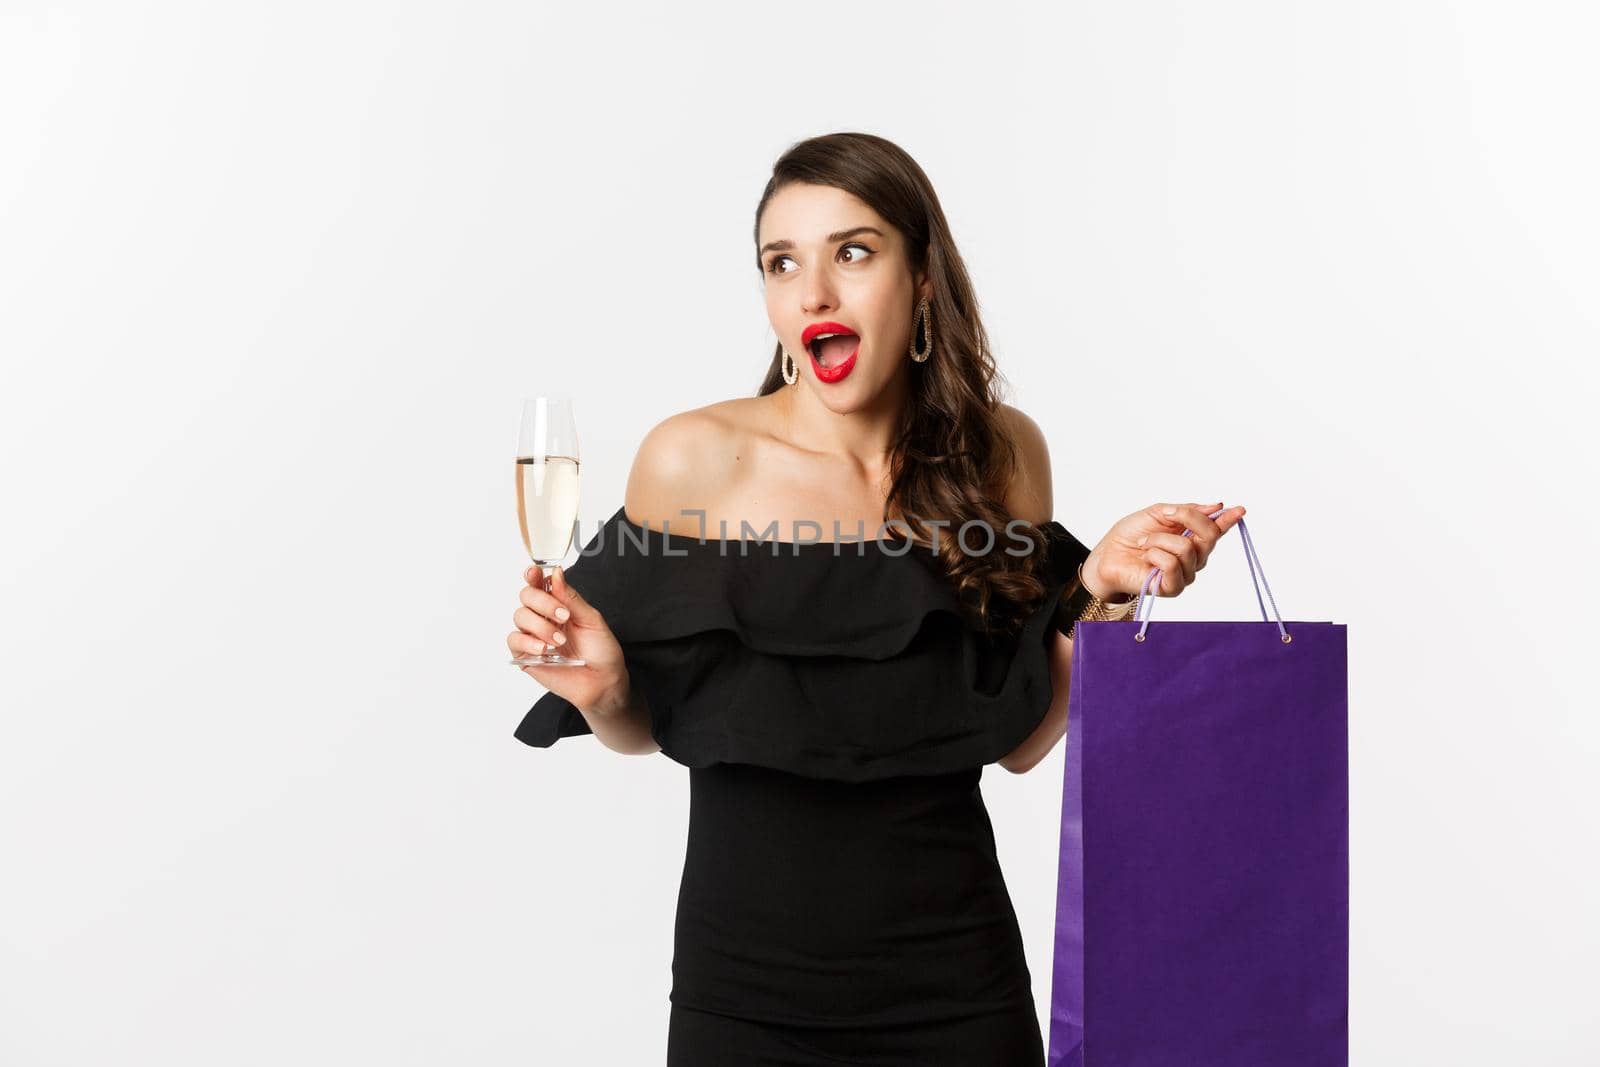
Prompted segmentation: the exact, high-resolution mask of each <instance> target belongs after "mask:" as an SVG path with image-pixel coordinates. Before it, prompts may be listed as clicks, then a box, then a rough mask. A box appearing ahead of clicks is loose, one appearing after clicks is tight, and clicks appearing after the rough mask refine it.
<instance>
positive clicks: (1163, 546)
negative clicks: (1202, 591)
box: [1142, 532, 1203, 589]
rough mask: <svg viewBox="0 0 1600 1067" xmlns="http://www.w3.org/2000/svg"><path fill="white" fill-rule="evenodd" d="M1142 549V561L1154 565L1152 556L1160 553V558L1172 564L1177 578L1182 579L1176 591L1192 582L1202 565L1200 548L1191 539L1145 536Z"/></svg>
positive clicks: (1158, 533) (1155, 534)
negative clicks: (1176, 572) (1175, 568)
mask: <svg viewBox="0 0 1600 1067" xmlns="http://www.w3.org/2000/svg"><path fill="white" fill-rule="evenodd" d="M1142 547H1143V548H1144V550H1145V553H1144V559H1145V562H1146V563H1149V564H1152V565H1154V564H1155V563H1156V562H1157V557H1156V556H1155V555H1154V554H1153V553H1155V552H1160V553H1161V556H1162V557H1164V558H1166V559H1170V560H1172V561H1173V562H1174V565H1175V566H1176V567H1177V570H1178V577H1179V578H1181V579H1182V584H1181V585H1178V586H1177V587H1176V588H1178V589H1182V588H1184V587H1185V586H1187V585H1188V584H1189V583H1190V582H1193V581H1194V576H1195V572H1196V571H1198V570H1199V569H1200V568H1201V566H1202V565H1203V563H1202V561H1201V558H1200V552H1201V546H1200V545H1199V544H1197V543H1196V541H1195V539H1194V538H1193V537H1185V536H1183V535H1182V534H1175V533H1160V532H1157V533H1153V534H1147V535H1146V537H1145V540H1144V541H1143V542H1142Z"/></svg>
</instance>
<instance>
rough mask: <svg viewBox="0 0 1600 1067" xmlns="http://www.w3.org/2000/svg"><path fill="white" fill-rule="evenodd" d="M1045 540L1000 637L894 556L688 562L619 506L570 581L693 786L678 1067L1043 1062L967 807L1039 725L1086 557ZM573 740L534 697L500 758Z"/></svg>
mask: <svg viewBox="0 0 1600 1067" xmlns="http://www.w3.org/2000/svg"><path fill="white" fill-rule="evenodd" d="M1039 529H1040V530H1041V531H1042V532H1044V533H1045V535H1046V538H1047V542H1048V549H1047V555H1046V568H1045V570H1044V571H1043V572H1042V573H1043V574H1044V576H1045V578H1046V581H1047V583H1048V585H1049V595H1048V596H1047V597H1046V599H1045V601H1044V603H1043V605H1042V606H1041V607H1040V608H1038V609H1037V610H1036V611H1035V612H1034V613H1033V614H1032V615H1030V616H1029V617H1028V618H1027V620H1026V621H1025V624H1024V625H1023V627H1022V628H1021V630H1020V632H1019V633H1017V634H1015V635H1013V636H1010V637H1004V638H994V639H991V638H987V637H985V636H983V635H982V634H980V633H978V632H977V631H975V630H973V629H969V628H968V627H967V626H966V625H965V624H964V623H963V620H962V616H961V612H960V604H959V601H958V599H957V596H956V593H955V591H954V589H953V587H952V586H950V584H949V583H948V582H947V581H946V580H945V579H944V578H943V577H941V576H940V575H939V574H938V573H937V572H936V570H935V569H934V568H933V565H932V560H933V552H932V549H931V548H929V547H928V546H915V545H908V544H906V543H905V542H889V541H857V542H839V543H831V542H818V543H787V542H776V541H740V540H728V541H722V540H704V541H702V540H700V539H698V538H694V537H688V536H684V535H681V534H664V533H662V532H661V531H658V530H651V529H648V528H645V527H641V526H639V525H637V524H635V523H633V522H632V521H631V520H629V519H628V518H627V516H626V515H625V514H624V511H623V509H622V508H618V509H617V512H616V514H614V515H613V516H612V517H611V518H610V519H609V520H607V521H606V522H605V523H604V524H603V525H602V526H601V527H600V528H599V529H598V530H597V531H596V533H595V535H594V537H593V538H591V539H590V541H589V543H588V544H587V545H585V546H584V548H583V550H582V553H581V554H580V557H579V558H578V559H577V560H576V561H574V562H573V563H572V564H571V565H570V566H569V567H568V568H567V571H566V574H567V578H568V580H569V581H570V582H571V584H572V585H573V586H575V587H576V588H577V589H578V590H579V591H580V592H581V593H583V595H584V596H585V597H587V598H588V599H589V601H590V602H591V603H593V604H594V605H595V606H596V607H598V608H599V609H600V610H601V612H602V613H603V614H604V615H605V618H606V621H607V622H608V623H609V624H610V626H611V628H612V631H613V632H614V633H615V634H616V636H617V640H618V641H619V642H620V644H621V645H622V648H623V653H624V657H625V660H626V662H627V666H628V671H629V676H630V678H631V680H632V684H633V685H635V686H637V687H638V688H639V689H640V691H642V693H643V694H644V696H645V699H646V701H647V702H648V704H649V707H650V713H651V734H652V736H653V737H654V738H655V740H656V742H657V743H658V744H659V745H660V746H661V751H662V752H663V753H664V754H666V755H667V756H668V757H669V758H671V759H672V760H674V761H676V762H678V763H681V764H683V765H684V766H686V767H687V768H689V784H690V816H689V839H688V845H687V849H686V854H685V860H684V868H683V876H682V880H681V883H680V887H679V895H678V910H677V920H676V925H675V936H674V951H673V960H672V990H671V993H670V998H669V999H670V1000H671V1002H672V1006H671V1012H670V1023H669V1028H668V1035H667V1046H668V1048H667V1063H668V1065H669V1067H690V1065H692V1067H719V1065H729V1067H755V1065H767V1064H792V1065H800V1064H839V1063H851V1064H885V1065H887V1064H905V1065H911V1064H915V1065H917V1067H940V1065H946V1064H948V1065H951V1067H956V1065H960V1067H980V1065H981V1067H1039V1065H1042V1064H1043V1063H1044V1051H1043V1046H1042V1040H1041V1034H1040V1030H1039V1023H1038V1017H1037V1013H1036V1010H1035V1005H1034V998H1033V992H1032V986H1031V981H1030V975H1029V971H1028V966H1027V963H1026V960H1025V958H1024V954H1023V947H1022V939H1021V935H1020V932H1019V928H1018V925H1017V919H1016V913H1015V911H1014V910H1013V908H1012V903H1011V898H1010V895H1009V893H1008V892H1007V889H1006V885H1005V880H1004V878H1003V877H1002V875H1001V870H1000V866H999V863H998V861H997V858H996V854H995V839H994V832H993V829H992V827H991V824H990V821H989V815H988V812H987V810H986V809H985V807H984V803H983V797H982V794H981V792H980V790H979V779H980V777H981V776H982V773H983V767H984V766H985V765H986V764H989V763H993V762H994V761H995V760H998V759H1000V758H1001V757H1003V756H1004V755H1006V754H1007V753H1008V752H1010V751H1011V750H1012V749H1014V748H1016V746H1017V745H1019V744H1021V743H1022V741H1023V740H1025V739H1026V738H1027V737H1028V735H1029V734H1031V733H1032V732H1033V730H1034V728H1035V727H1036V726H1037V725H1038V724H1039V722H1040V720H1041V719H1042V718H1043V717H1044V714H1045V711H1046V709H1047V708H1048V707H1049V704H1050V699H1051V681H1050V674H1049V663H1048V647H1049V641H1050V639H1051V635H1052V634H1053V633H1054V628H1053V626H1052V625H1051V623H1052V621H1053V614H1054V608H1055V604H1056V600H1057V598H1058V597H1059V595H1060V594H1061V592H1062V591H1063V590H1064V588H1065V587H1066V586H1067V584H1068V583H1069V582H1070V581H1071V580H1072V578H1073V577H1074V575H1075V573H1076V570H1077V566H1078V564H1079V563H1080V562H1082V561H1083V559H1085V558H1086V557H1087V556H1088V553H1089V550H1088V548H1087V547H1086V546H1084V545H1083V544H1082V543H1081V542H1080V541H1078V539H1077V538H1075V537H1074V536H1073V535H1072V534H1071V533H1069V532H1068V531H1067V530H1066V529H1065V528H1064V527H1062V526H1061V525H1060V524H1059V523H1056V522H1053V521H1052V522H1049V523H1046V524H1044V525H1042V526H1040V527H1039ZM945 533H946V535H947V534H948V531H946V532H945ZM969 543H971V542H969ZM1024 547H1025V546H1024V545H1022V544H1021V543H1020V542H1018V541H1013V540H1010V539H1009V538H1008V537H1007V535H1006V534H1005V533H1004V531H997V538H996V542H995V546H994V548H993V549H992V550H993V551H1005V550H1007V549H1009V550H1011V551H1012V552H1014V553H1015V552H1019V551H1021V550H1023V548H1024ZM589 732H591V731H590V729H589V726H588V723H587V722H586V721H585V720H584V718H583V716H582V715H581V714H579V712H578V710H577V709H576V708H575V707H573V706H572V705H571V704H570V703H568V702H567V701H565V700H563V699H562V698H561V697H559V696H557V695H555V694H554V693H546V694H545V695H544V696H542V697H540V698H539V699H538V700H537V702H535V703H534V705H533V707H532V708H531V709H530V710H529V711H528V713H527V715H526V716H525V717H524V718H523V720H522V722H521V724H520V725H519V726H518V727H517V730H516V737H517V739H518V740H521V741H523V742H525V743H526V744H529V745H534V746H537V747H541V748H543V747H548V746H550V745H552V744H553V743H554V742H555V741H556V740H558V739H559V738H563V737H571V736H574V735H577V734H584V733H589Z"/></svg>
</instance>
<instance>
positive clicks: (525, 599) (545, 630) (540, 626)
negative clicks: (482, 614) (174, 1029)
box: [506, 566, 572, 652]
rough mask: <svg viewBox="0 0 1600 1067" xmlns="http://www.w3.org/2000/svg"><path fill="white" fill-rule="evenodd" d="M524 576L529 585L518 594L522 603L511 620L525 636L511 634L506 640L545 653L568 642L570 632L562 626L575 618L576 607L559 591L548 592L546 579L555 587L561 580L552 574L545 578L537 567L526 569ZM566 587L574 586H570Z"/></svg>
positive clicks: (526, 648)
mask: <svg viewBox="0 0 1600 1067" xmlns="http://www.w3.org/2000/svg"><path fill="white" fill-rule="evenodd" d="M558 569H559V568H558ZM523 578H524V579H526V581H527V582H528V584H527V585H525V586H523V587H522V589H521V590H520V591H519V592H518V594H517V596H518V599H519V600H521V601H522V606H521V607H519V608H518V609H517V610H516V611H515V612H513V613H512V615H511V621H512V622H513V623H514V624H515V625H516V627H517V630H518V633H520V634H522V635H524V636H523V637H520V638H519V637H518V635H517V634H511V635H508V637H507V639H506V643H507V644H517V645H522V646H524V649H525V650H526V651H532V652H543V651H545V650H546V649H548V648H554V647H559V646H561V645H564V644H566V643H567V635H566V633H565V632H564V631H563V630H562V629H561V624H562V623H565V622H567V621H568V620H570V619H571V618H572V610H571V609H570V608H568V607H567V606H566V605H565V604H563V603H562V602H561V598H560V594H559V592H554V593H553V592H547V591H546V590H545V589H544V583H545V581H550V582H551V584H552V588H555V587H556V586H555V583H556V581H558V580H559V579H553V578H552V577H551V576H549V575H545V576H542V577H541V575H540V573H539V568H538V567H537V566H532V567H529V568H528V569H527V570H526V571H524V572H523ZM566 588H567V589H569V590H570V589H571V587H570V586H568V587H566Z"/></svg>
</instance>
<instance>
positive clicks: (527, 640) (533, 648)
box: [506, 630, 551, 669]
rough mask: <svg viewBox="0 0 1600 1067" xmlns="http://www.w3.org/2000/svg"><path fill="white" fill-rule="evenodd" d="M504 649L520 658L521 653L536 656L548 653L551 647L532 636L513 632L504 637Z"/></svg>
mask: <svg viewBox="0 0 1600 1067" xmlns="http://www.w3.org/2000/svg"><path fill="white" fill-rule="evenodd" d="M506 647H507V648H509V649H510V650H511V651H512V653H513V654H515V655H519V656H520V655H522V654H523V653H531V654H532V655H535V656H537V655H538V654H539V653H541V652H545V651H548V650H549V649H550V647H551V646H550V642H548V641H541V640H540V639H539V638H537V637H535V636H533V635H532V634H528V633H523V632H522V631H521V630H513V631H512V632H511V633H509V634H507V635H506ZM524 669H526V668H524Z"/></svg>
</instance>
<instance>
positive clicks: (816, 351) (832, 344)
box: [806, 333, 861, 369]
mask: <svg viewBox="0 0 1600 1067" xmlns="http://www.w3.org/2000/svg"><path fill="white" fill-rule="evenodd" d="M860 344H861V338H859V337H857V336H856V335H855V334H853V333H824V334H818V335H817V339H816V340H814V341H812V342H811V344H809V345H807V346H806V347H808V348H809V349H811V355H812V356H813V357H815V358H816V361H817V364H818V365H819V366H821V367H823V368H824V369H826V368H830V367H837V366H838V365H839V364H841V363H843V362H844V361H845V360H847V359H849V358H850V353H852V352H854V351H855V350H856V348H857V346H859V345H860Z"/></svg>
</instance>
